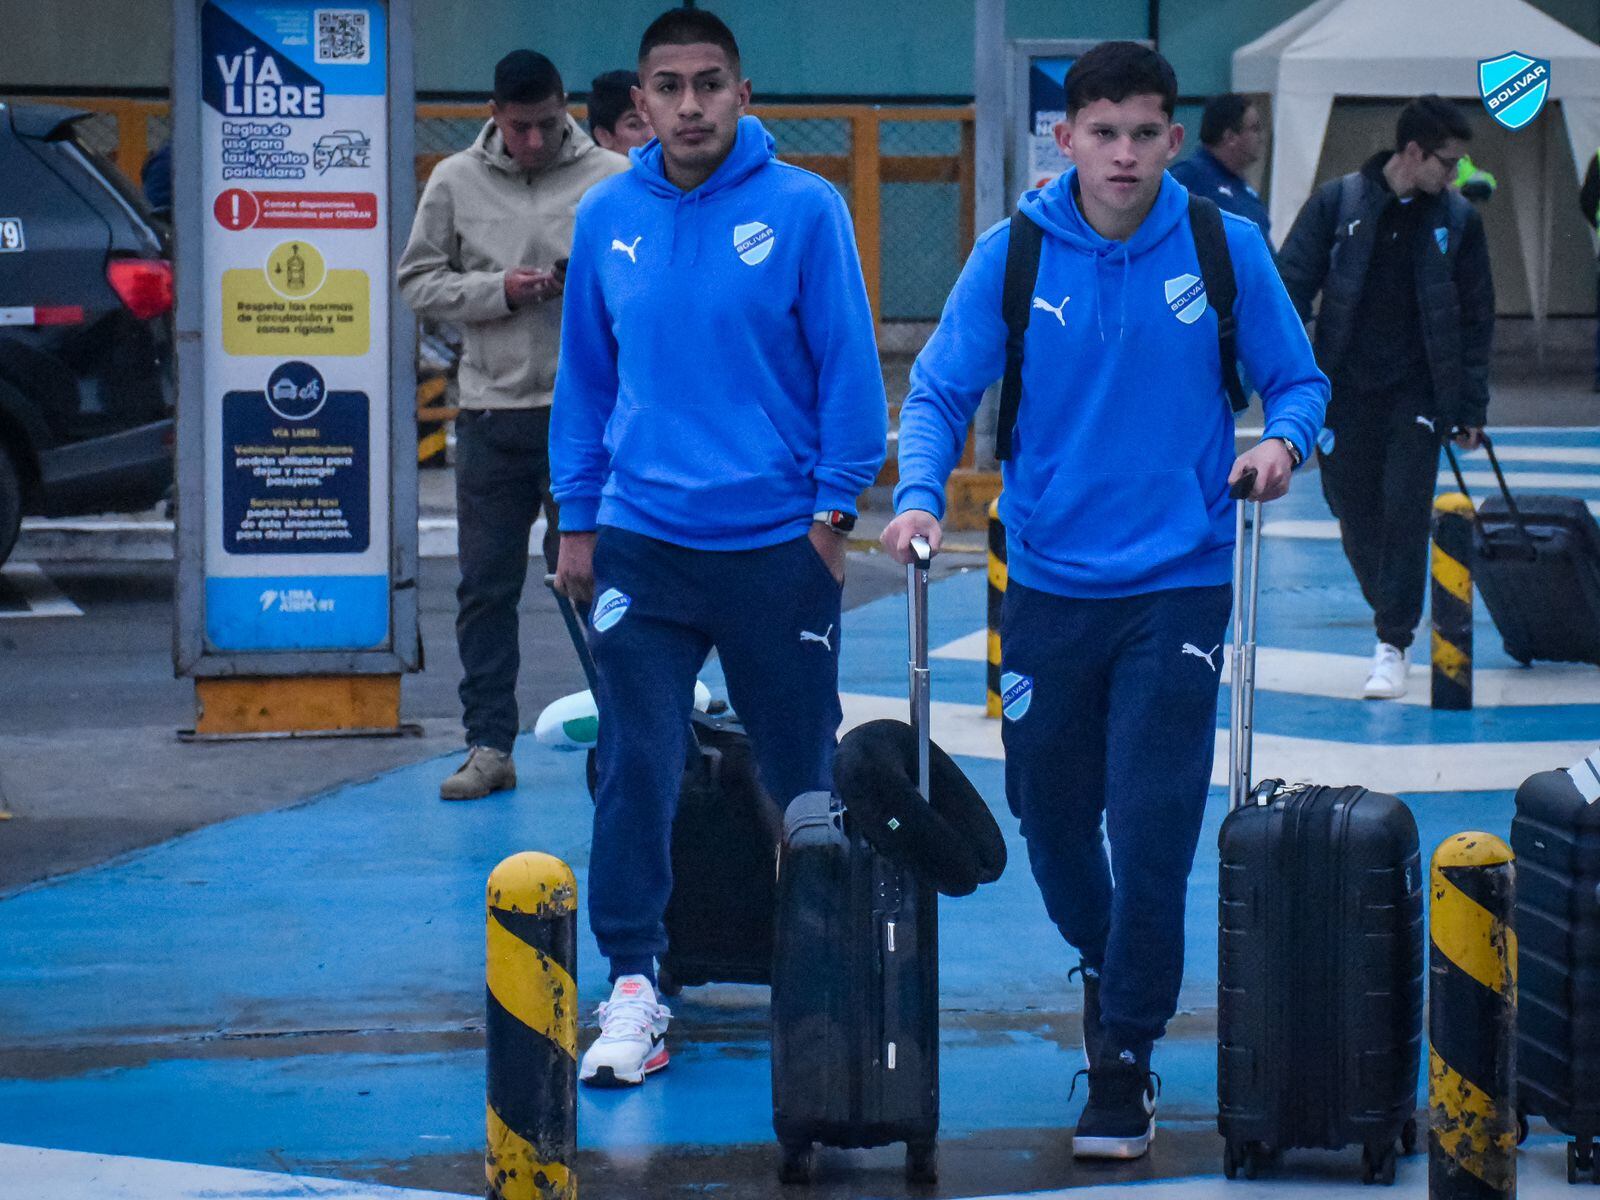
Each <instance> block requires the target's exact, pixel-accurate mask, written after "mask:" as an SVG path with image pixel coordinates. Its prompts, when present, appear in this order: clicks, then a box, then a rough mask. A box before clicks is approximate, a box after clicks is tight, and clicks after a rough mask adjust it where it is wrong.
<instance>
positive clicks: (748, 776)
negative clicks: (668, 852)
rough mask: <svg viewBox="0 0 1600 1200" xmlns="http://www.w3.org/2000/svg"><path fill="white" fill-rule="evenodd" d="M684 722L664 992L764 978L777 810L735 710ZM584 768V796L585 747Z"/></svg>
mask: <svg viewBox="0 0 1600 1200" xmlns="http://www.w3.org/2000/svg"><path fill="white" fill-rule="evenodd" d="M546 582H547V583H551V582H553V580H551V579H547V580H546ZM551 591H552V592H553V593H554V594H555V597H556V604H557V606H558V607H559V608H560V610H561V616H562V619H563V620H564V621H565V622H566V625H567V632H568V633H570V634H571V635H572V644H573V647H574V648H575V649H576V650H577V652H578V659H579V661H580V662H581V663H582V664H583V673H584V677H585V678H586V679H587V680H588V681H589V688H590V690H591V691H593V690H594V687H595V675H594V659H593V658H592V657H591V655H590V653H589V643H588V642H587V640H585V637H584V632H583V625H582V624H581V623H580V621H579V619H578V615H577V613H576V612H575V611H574V610H573V607H572V603H571V601H569V600H568V599H567V598H566V597H565V596H563V595H561V594H560V593H558V592H555V589H554V587H552V588H551ZM713 707H715V706H713ZM691 727H692V732H693V737H692V738H690V739H689V741H688V743H687V745H686V756H685V762H684V768H683V784H682V787H681V789H680V791H679V793H678V811H677V814H676V816H675V817H674V818H673V822H672V895H671V897H670V898H669V899H668V901H667V913H666V926H667V952H666V954H665V955H663V956H662V958H661V961H660V964H659V966H658V969H657V972H656V979H657V985H658V986H659V988H660V990H661V994H662V995H664V996H675V995H677V994H678V993H679V992H680V991H682V990H683V989H684V988H686V987H699V986H700V985H702V984H707V983H770V982H771V980H772V941H773V912H774V908H775V905H776V892H777V885H776V882H775V880H774V878H773V869H772V864H773V858H774V856H775V855H776V853H777V847H778V839H779V837H780V836H781V835H782V831H783V813H782V811H781V810H780V809H779V807H778V805H777V804H776V803H775V802H774V801H773V799H772V798H771V797H770V796H768V795H767V793H766V790H765V789H764V788H763V787H762V786H761V782H760V779H759V777H758V775H757V772H756V760H755V754H754V751H753V750H752V749H751V746H750V738H749V736H748V735H747V734H746V733H745V731H744V726H743V725H742V724H740V723H739V720H738V718H737V717H734V716H732V715H731V714H729V713H727V712H721V713H701V712H696V713H695V714H694V716H693V718H692V720H691ZM586 770H587V777H588V784H589V794H590V796H593V795H594V788H595V759H594V751H593V750H591V751H589V755H588V762H587V764H586Z"/></svg>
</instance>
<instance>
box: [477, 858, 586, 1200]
mask: <svg viewBox="0 0 1600 1200" xmlns="http://www.w3.org/2000/svg"><path fill="white" fill-rule="evenodd" d="M485 927H486V930H487V941H488V946H487V951H488V954H487V964H488V966H487V980H488V988H487V995H486V997H485V1001H486V1004H487V1009H488V1017H487V1021H486V1023H485V1033H486V1039H485V1040H486V1043H487V1046H486V1049H487V1059H488V1064H487V1065H488V1154H487V1155H486V1157H485V1160H484V1164H485V1173H486V1175H487V1177H488V1185H489V1187H488V1197H489V1200H576V1198H577V1195H578V1178H577V1175H576V1174H575V1173H574V1170H573V1167H574V1163H575V1161H576V1159H575V1155H576V1153H577V1145H578V985H577V984H576V982H574V981H575V980H576V979H577V975H578V885H577V881H576V880H575V879H574V878H573V874H572V868H571V867H569V866H567V864H566V863H564V862H562V861H561V860H560V859H558V858H553V857H552V856H550V855H548V854H537V853H533V852H531V851H529V852H524V853H522V854H513V855H512V856H511V857H510V858H507V859H505V860H504V861H502V862H501V863H500V865H499V866H497V867H496V868H495V869H494V871H493V872H491V873H490V875H489V887H488V916H487V920H486V922H485Z"/></svg>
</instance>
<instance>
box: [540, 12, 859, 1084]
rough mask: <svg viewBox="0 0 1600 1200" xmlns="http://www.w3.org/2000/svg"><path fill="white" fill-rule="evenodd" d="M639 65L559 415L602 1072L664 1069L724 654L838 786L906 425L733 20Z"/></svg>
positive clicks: (772, 745) (600, 1076)
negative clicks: (712, 662) (875, 491)
mask: <svg viewBox="0 0 1600 1200" xmlns="http://www.w3.org/2000/svg"><path fill="white" fill-rule="evenodd" d="M639 79H640V87H639V89H638V90H637V91H636V92H635V99H636V100H637V101H638V103H639V105H640V107H641V108H643V109H644V110H645V111H646V113H647V114H648V116H649V118H650V123H651V125H652V127H653V128H654V130H655V133H656V138H657V140H656V141H652V142H650V143H649V144H647V145H646V146H644V147H643V148H642V149H639V150H635V151H633V152H632V155H631V157H632V160H633V169H632V170H631V171H629V172H628V173H626V174H624V175H619V176H617V177H616V178H615V179H612V180H609V181H607V182H606V183H604V184H602V185H600V186H599V187H597V188H595V189H594V190H593V191H591V192H590V193H589V194H588V195H587V196H586V197H585V198H584V200H583V202H582V203H581V204H580V205H579V207H578V221H577V231H576V233H575V234H574V236H573V245H572V261H571V264H570V265H569V266H568V268H567V282H566V313H565V322H564V325H563V328H562V340H561V365H560V370H559V373H558V375H557V379H556V398H555V411H554V415H553V417H552V421H551V430H550V442H551V445H550V458H551V466H552V474H553V478H554V486H553V491H554V494H555V496H556V498H557V500H558V501H559V503H560V504H561V554H560V561H559V565H558V567H557V572H556V574H557V580H558V586H559V587H561V588H562V589H563V590H564V591H565V592H566V594H567V595H569V596H571V597H573V598H574V599H575V600H577V601H579V602H580V603H588V602H589V601H590V599H591V597H592V598H593V607H592V610H591V616H590V634H589V640H590V645H591V646H592V647H593V648H594V657H595V665H596V667H597V668H598V674H599V688H598V693H599V694H598V695H597V696H596V700H597V701H598V704H599V710H600V739H599V745H598V754H597V758H598V768H599V780H598V786H597V789H596V796H595V821H594V842H593V849H592V851H591V854H590V862H589V916H590V923H591V924H592V925H593V926H594V932H595V940H596V941H597V942H598V943H599V946H600V952H601V953H602V954H604V955H605V956H606V958H607V959H609V960H610V964H611V980H612V984H613V989H612V993H611V998H610V1000H609V1001H607V1002H606V1003H605V1004H603V1005H601V1006H600V1013H599V1016H600V1036H599V1038H598V1039H597V1040H596V1041H595V1042H594V1043H593V1044H592V1045H591V1046H590V1047H589V1049H588V1051H587V1052H586V1053H585V1054H584V1057H583V1065H582V1069H581V1070H580V1072H579V1077H580V1078H581V1079H582V1080H583V1081H584V1082H585V1083H588V1084H592V1085H600V1086H620V1085H626V1084H636V1083H640V1082H642V1081H643V1079H644V1077H645V1075H646V1074H648V1073H650V1072H653V1071H656V1070H659V1069H660V1068H661V1067H664V1066H665V1065H666V1063H667V1051H666V1045H665V1041H664V1038H665V1033H666V1027H667V1020H668V1017H669V1016H670V1013H668V1011H667V1009H666V1008H665V1007H664V1006H662V1005H661V1004H660V1003H658V1001H657V998H656V992H655V960H656V957H657V956H658V955H660V954H661V953H662V952H663V951H664V950H665V949H666V945H667V939H666V931H665V927H664V925H663V916H664V914H665V912H666V906H667V899H668V896H669V894H670V892H671V890H672V858H671V831H672V818H673V811H674V807H675V805H676V802H677V798H678V788H679V784H680V781H681V778H682V774H683V761H684V750H685V748H686V747H685V741H684V739H685V737H686V736H688V729H689V711H690V706H691V702H692V694H693V686H694V679H695V674H696V672H697V671H698V670H699V668H700V666H701V664H702V663H703V662H704V661H705V657H706V654H707V652H708V651H710V650H711V648H712V647H713V646H715V647H716V649H717V650H718V651H719V653H720V655H721V659H722V667H723V673H724V675H725V676H726V679H727V683H728V696H729V699H730V700H731V701H732V703H733V706H734V708H735V709H736V710H737V711H738V712H739V715H740V716H741V717H742V718H743V719H744V723H745V726H746V727H747V728H748V729H749V731H750V736H751V739H752V741H753V743H754V748H755V753H756V757H757V761H758V764H759V767H760V772H761V777H762V781H763V783H764V784H765V786H766V788H767V790H768V792H769V793H770V794H771V795H772V796H773V798H774V799H776V800H777V801H778V802H779V803H780V804H786V803H787V802H788V801H789V800H790V799H792V798H793V797H794V796H796V795H797V794H799V793H801V792H805V791H810V790H813V789H825V788H828V787H831V785H832V763H833V750H834V740H835V736H836V734H837V731H838V727H839V720H840V716H841V714H840V709H839V692H838V663H839V660H838V654H839V632H840V631H839V617H840V603H839V602H840V589H841V586H842V584H843V580H844V555H845V540H844V536H843V535H844V533H846V532H848V531H849V529H850V528H851V527H852V526H853V525H854V522H855V501H856V497H857V496H858V495H859V494H860V493H861V491H862V490H863V489H864V488H866V487H867V486H868V485H869V484H870V483H871V482H872V480H873V478H874V476H875V475H876V474H877V470H878V467H879V466H880V464H881V463H882V460H883V454H884V446H885V441H886V437H887V424H888V408H887V404H886V402H885V399H884V392H883V377H882V373H881V371H880V369H879V366H878V356H877V348H876V346H875V344H874V340H873V325H872V312H871V309H870V307H869V305H868V302H867V293H866V285H865V283H864V282H863V279H862V275H861V263H860V259H859V258H858V257H857V254H856V247H855V239H854V236H853V234H852V232H851V226H850V216H849V213H848V211H847V210H846V209H845V205H844V201H843V200H842V199H841V198H840V196H839V193H838V192H837V191H835V190H834V189H833V187H832V186H830V185H829V184H828V183H827V182H826V181H824V180H822V179H820V178H819V177H817V176H815V175H812V174H810V173H809V172H807V171H802V170H800V169H799V168H797V167H792V166H788V165H786V164H784V163H780V162H778V161H777V160H776V158H774V156H773V140H772V138H771V136H770V135H769V134H768V133H767V131H766V130H765V129H764V128H762V126H761V123H760V122H759V121H757V120H756V119H755V118H754V117H750V116H745V115H744V109H745V106H746V105H747V104H748V103H749V100H750V83H749V81H748V80H745V79H743V77H742V75H741V73H740V69H739V49H738V46H737V44H736V43H735V42H734V39H733V35H732V33H730V32H729V30H728V27H727V26H726V25H724V24H723V23H722V22H721V21H720V20H718V19H717V18H716V17H715V16H713V15H712V14H710V13H708V12H706V11H705V10H704V9H675V10H672V11H670V12H668V13H666V14H664V15H663V16H661V17H660V18H658V19H657V20H656V21H655V23H654V24H652V25H651V26H650V28H649V29H648V30H646V31H645V34H644V38H643V41H642V42H641V44H640V47H639ZM596 593H598V595H596Z"/></svg>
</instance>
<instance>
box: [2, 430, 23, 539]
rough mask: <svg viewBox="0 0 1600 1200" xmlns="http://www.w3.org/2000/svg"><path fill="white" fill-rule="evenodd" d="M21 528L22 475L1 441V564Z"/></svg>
mask: <svg viewBox="0 0 1600 1200" xmlns="http://www.w3.org/2000/svg"><path fill="white" fill-rule="evenodd" d="M21 528H22V477H21V476H20V475H19V474H18V473H17V464H16V460H15V459H13V458H12V457H11V453H10V452H9V451H8V450H7V449H6V447H5V445H4V444H3V443H0V565H4V563H5V561H6V559H7V558H8V557H10V554H11V548H12V547H13V546H15V545H16V544H17V531H18V530H19V529H21Z"/></svg>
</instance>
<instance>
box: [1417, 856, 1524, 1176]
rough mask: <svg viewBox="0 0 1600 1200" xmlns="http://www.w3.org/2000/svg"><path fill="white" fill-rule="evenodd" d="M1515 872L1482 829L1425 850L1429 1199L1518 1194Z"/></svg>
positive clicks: (1509, 860)
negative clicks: (1428, 884) (1428, 858)
mask: <svg viewBox="0 0 1600 1200" xmlns="http://www.w3.org/2000/svg"><path fill="white" fill-rule="evenodd" d="M1515 872H1516V867H1515V864H1514V862H1513V855H1512V853H1511V847H1509V846H1507V845H1506V844H1505V843H1504V842H1502V841H1501V840H1500V839H1499V838H1497V837H1494V836H1492V835H1491V834H1487V833H1458V834H1456V836H1455V837H1452V838H1448V839H1446V840H1445V841H1444V842H1443V843H1441V844H1440V846H1439V848H1438V850H1436V851H1434V855H1433V874H1432V893H1433V908H1432V915H1431V917H1430V924H1431V930H1432V946H1431V948H1430V950H1429V957H1428V970H1429V989H1430V993H1431V995H1430V1000H1429V1011H1428V1040H1429V1050H1428V1108H1429V1113H1430V1124H1431V1128H1430V1130H1429V1132H1428V1196H1429V1200H1480V1198H1493V1200H1511V1198H1513V1197H1515V1196H1516V1194H1517V1158H1516V1155H1517V1108H1516V1041H1517V935H1516V933H1515V932H1514V931H1513V930H1512V928H1511V912H1512V904H1513V901H1514V899H1515V882H1516V875H1515Z"/></svg>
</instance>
